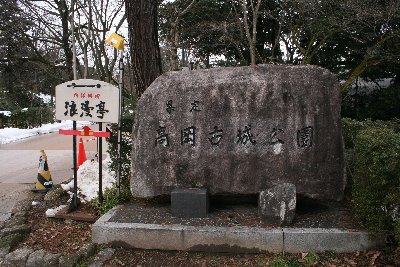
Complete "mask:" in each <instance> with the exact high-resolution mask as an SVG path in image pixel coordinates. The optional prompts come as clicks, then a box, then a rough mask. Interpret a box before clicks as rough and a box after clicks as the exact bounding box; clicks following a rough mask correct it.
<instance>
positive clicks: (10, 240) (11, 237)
mask: <svg viewBox="0 0 400 267" xmlns="http://www.w3.org/2000/svg"><path fill="white" fill-rule="evenodd" d="M22 238H23V235H22V234H20V233H14V234H8V235H4V236H3V237H2V238H1V239H0V247H10V248H14V247H15V246H16V245H17V244H18V242H19V241H21V240H22Z"/></svg>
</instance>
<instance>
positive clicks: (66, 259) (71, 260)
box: [58, 255, 80, 267]
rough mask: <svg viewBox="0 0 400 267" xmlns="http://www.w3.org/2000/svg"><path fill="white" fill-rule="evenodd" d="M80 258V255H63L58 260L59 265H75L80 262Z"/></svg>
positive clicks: (69, 266) (62, 266) (72, 266)
mask: <svg viewBox="0 0 400 267" xmlns="http://www.w3.org/2000/svg"><path fill="white" fill-rule="evenodd" d="M79 258H80V257H79V256H77V255H67V256H61V257H60V259H59V260H58V262H59V266H60V267H74V266H75V265H76V264H77V263H78V261H79Z"/></svg>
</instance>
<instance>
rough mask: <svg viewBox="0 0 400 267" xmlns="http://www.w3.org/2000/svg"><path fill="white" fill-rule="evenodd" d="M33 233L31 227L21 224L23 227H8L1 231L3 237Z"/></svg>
mask: <svg viewBox="0 0 400 267" xmlns="http://www.w3.org/2000/svg"><path fill="white" fill-rule="evenodd" d="M30 231H31V227H30V226H29V225H25V224H21V225H15V226H12V227H7V228H4V229H2V230H1V232H0V236H1V235H2V234H3V235H9V234H16V233H19V234H22V235H25V234H28V233H30Z"/></svg>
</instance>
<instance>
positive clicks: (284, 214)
mask: <svg viewBox="0 0 400 267" xmlns="http://www.w3.org/2000/svg"><path fill="white" fill-rule="evenodd" d="M258 211H259V215H260V218H261V220H262V221H263V222H265V223H268V224H273V225H278V226H280V225H290V224H291V223H292V221H293V219H294V215H295V213H296V186H295V185H294V184H290V183H284V184H280V185H277V186H274V187H272V188H270V189H268V190H265V191H262V192H261V193H260V196H259V200H258Z"/></svg>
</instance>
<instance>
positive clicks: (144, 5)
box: [125, 0, 161, 97]
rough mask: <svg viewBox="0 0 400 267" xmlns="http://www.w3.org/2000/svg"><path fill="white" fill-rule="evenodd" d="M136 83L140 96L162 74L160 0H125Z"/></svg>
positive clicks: (134, 83) (134, 80)
mask: <svg viewBox="0 0 400 267" xmlns="http://www.w3.org/2000/svg"><path fill="white" fill-rule="evenodd" d="M125 6H126V14H127V19H128V25H129V35H130V36H129V44H130V52H131V66H132V73H133V85H134V86H135V88H136V93H137V96H138V97H140V96H141V95H142V94H143V92H144V91H145V90H146V88H147V87H148V86H149V85H150V84H151V83H152V82H153V81H154V80H155V79H156V78H157V77H158V76H159V75H160V74H161V55H160V47H159V44H158V30H157V7H158V1H157V0H125Z"/></svg>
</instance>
